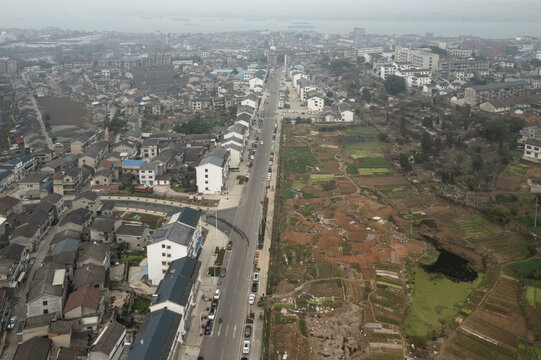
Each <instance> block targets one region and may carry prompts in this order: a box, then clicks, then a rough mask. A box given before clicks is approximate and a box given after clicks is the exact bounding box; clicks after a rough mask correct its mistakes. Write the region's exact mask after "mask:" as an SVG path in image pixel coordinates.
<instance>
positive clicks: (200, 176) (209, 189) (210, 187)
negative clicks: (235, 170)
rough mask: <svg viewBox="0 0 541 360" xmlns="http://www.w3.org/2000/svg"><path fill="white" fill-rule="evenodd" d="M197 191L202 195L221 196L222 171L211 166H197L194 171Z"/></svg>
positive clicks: (222, 184)
mask: <svg viewBox="0 0 541 360" xmlns="http://www.w3.org/2000/svg"><path fill="white" fill-rule="evenodd" d="M195 173H196V181H197V191H198V192H200V193H203V194H221V192H222V187H223V186H224V185H225V184H224V182H223V169H222V168H221V167H219V166H216V165H213V164H205V165H200V166H197V167H196V169H195Z"/></svg>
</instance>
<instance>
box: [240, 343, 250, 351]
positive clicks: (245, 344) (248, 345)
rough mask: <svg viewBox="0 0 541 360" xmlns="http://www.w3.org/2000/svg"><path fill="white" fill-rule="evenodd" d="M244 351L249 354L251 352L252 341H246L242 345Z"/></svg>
mask: <svg viewBox="0 0 541 360" xmlns="http://www.w3.org/2000/svg"><path fill="white" fill-rule="evenodd" d="M242 353H243V354H249V353H250V342H249V341H245V342H244V344H243V345H242Z"/></svg>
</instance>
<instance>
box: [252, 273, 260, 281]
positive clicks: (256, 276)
mask: <svg viewBox="0 0 541 360" xmlns="http://www.w3.org/2000/svg"><path fill="white" fill-rule="evenodd" d="M253 280H254V281H255V282H258V281H259V273H257V272H256V273H254V277H253Z"/></svg>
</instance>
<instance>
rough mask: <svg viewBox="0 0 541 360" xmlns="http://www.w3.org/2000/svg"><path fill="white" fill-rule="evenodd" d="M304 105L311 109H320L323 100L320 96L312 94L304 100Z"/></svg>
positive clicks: (323, 105) (323, 103)
mask: <svg viewBox="0 0 541 360" xmlns="http://www.w3.org/2000/svg"><path fill="white" fill-rule="evenodd" d="M306 107H307V108H308V109H310V110H312V111H321V110H323V108H324V107H325V100H324V99H323V98H322V97H321V96H317V95H312V96H310V97H309V98H308V100H307V101H306Z"/></svg>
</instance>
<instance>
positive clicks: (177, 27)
mask: <svg viewBox="0 0 541 360" xmlns="http://www.w3.org/2000/svg"><path fill="white" fill-rule="evenodd" d="M56 17H57V18H56ZM2 20H3V21H2V22H3V24H2V25H3V26H4V27H32V28H41V27H46V26H50V25H55V26H58V27H61V28H67V29H72V30H89V31H91V30H99V31H104V30H114V31H127V32H155V31H161V32H168V33H213V32H226V31H246V30H272V31H279V30H303V29H301V28H300V27H297V28H291V27H290V25H294V23H296V22H302V23H303V24H310V25H312V26H313V28H311V29H308V28H306V30H314V31H318V32H320V33H327V34H347V33H349V32H351V31H352V30H353V28H354V27H361V28H365V29H366V31H367V33H371V34H388V35H390V34H422V35H424V33H425V32H432V33H434V35H435V36H457V35H474V36H480V37H486V38H509V37H514V36H517V35H533V36H537V37H541V26H540V25H539V24H540V23H539V19H537V21H535V20H534V19H532V20H531V21H503V22H502V21H479V20H474V19H466V20H463V21H449V20H432V21H427V20H403V21H401V20H388V19H386V20H377V19H372V18H370V19H368V18H363V19H355V18H337V17H333V18H332V19H321V18H317V19H310V18H298V19H296V18H287V17H285V18H278V17H268V18H259V19H258V18H257V17H256V18H248V17H246V18H242V17H236V18H230V17H223V18H220V17H207V18H199V17H184V16H182V15H179V16H173V15H167V16H165V15H164V16H159V15H158V16H152V15H150V16H141V15H127V14H124V15H123V16H117V15H116V14H112V13H111V14H109V13H100V14H99V15H97V14H93V13H85V14H84V17H82V16H78V15H56V16H52V17H51V16H46V17H41V18H32V19H31V21H30V19H26V18H12V19H5V20H4V19H2ZM27 22H28V25H26V23H27Z"/></svg>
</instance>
